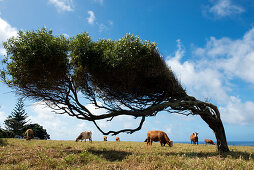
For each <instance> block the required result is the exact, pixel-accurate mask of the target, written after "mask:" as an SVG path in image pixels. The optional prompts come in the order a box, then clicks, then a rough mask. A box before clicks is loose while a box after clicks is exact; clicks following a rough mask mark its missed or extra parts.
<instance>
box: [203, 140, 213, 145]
mask: <svg viewBox="0 0 254 170" xmlns="http://www.w3.org/2000/svg"><path fill="white" fill-rule="evenodd" d="M205 144H211V145H215V143H214V142H213V141H212V140H211V139H205Z"/></svg>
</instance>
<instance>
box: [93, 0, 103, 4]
mask: <svg viewBox="0 0 254 170" xmlns="http://www.w3.org/2000/svg"><path fill="white" fill-rule="evenodd" d="M93 1H94V2H96V3H99V4H101V5H102V4H103V0H93Z"/></svg>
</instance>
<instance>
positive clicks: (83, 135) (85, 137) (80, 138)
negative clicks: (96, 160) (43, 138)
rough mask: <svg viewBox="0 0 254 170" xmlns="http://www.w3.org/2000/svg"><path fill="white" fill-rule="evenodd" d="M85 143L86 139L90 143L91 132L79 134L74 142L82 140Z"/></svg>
mask: <svg viewBox="0 0 254 170" xmlns="http://www.w3.org/2000/svg"><path fill="white" fill-rule="evenodd" d="M84 139H85V142H86V139H89V141H90V142H91V143H92V132H91V131H84V132H81V133H80V135H79V136H78V137H77V138H76V142H78V141H79V140H81V142H82V140H84Z"/></svg>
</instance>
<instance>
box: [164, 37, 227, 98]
mask: <svg viewBox="0 0 254 170" xmlns="http://www.w3.org/2000/svg"><path fill="white" fill-rule="evenodd" d="M183 56H184V51H183V49H182V48H181V44H180V41H179V40H178V50H177V51H176V53H175V55H174V56H169V57H168V58H167V59H166V63H167V65H168V66H169V67H171V69H172V70H173V71H174V72H175V74H176V76H177V77H178V79H179V81H180V82H181V83H183V85H184V86H185V87H186V88H187V90H188V92H189V94H190V95H193V96H196V97H198V98H200V99H204V98H207V97H208V98H213V99H215V100H216V101H218V102H223V103H226V101H227V100H228V96H227V94H226V88H225V87H223V86H222V82H223V75H222V74H221V73H220V72H219V71H218V70H216V69H213V68H210V67H206V63H205V62H204V61H201V62H200V61H198V62H195V61H184V62H181V59H182V57H183Z"/></svg>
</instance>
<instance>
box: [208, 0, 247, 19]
mask: <svg viewBox="0 0 254 170" xmlns="http://www.w3.org/2000/svg"><path fill="white" fill-rule="evenodd" d="M244 11H245V10H244V9H243V8H242V7H240V6H237V5H235V4H233V3H232V2H231V0H216V1H215V2H214V4H213V6H211V7H210V9H209V12H210V13H213V14H214V15H216V16H219V17H225V16H230V15H235V14H241V13H243V12H244Z"/></svg>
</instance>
